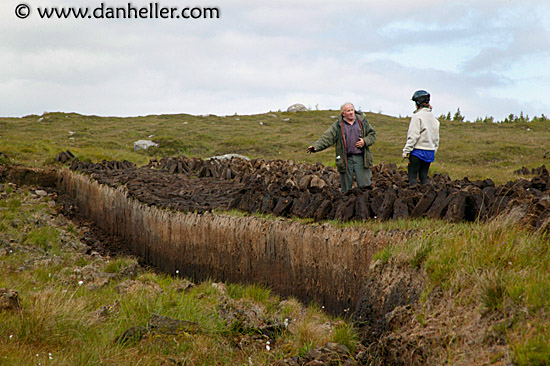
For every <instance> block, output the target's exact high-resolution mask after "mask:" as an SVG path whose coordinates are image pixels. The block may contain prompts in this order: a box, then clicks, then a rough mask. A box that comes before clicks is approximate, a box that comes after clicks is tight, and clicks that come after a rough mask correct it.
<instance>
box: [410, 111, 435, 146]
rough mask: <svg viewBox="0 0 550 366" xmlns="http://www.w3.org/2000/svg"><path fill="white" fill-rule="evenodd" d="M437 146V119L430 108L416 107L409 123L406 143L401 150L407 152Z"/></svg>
mask: <svg viewBox="0 0 550 366" xmlns="http://www.w3.org/2000/svg"><path fill="white" fill-rule="evenodd" d="M438 147H439V121H438V120H437V118H435V117H434V115H433V114H432V109H431V108H420V109H417V110H416V111H415V112H414V114H413V116H412V118H411V122H410V123H409V132H408V133H407V143H406V144H405V147H404V148H403V152H404V153H407V154H409V153H410V152H411V151H413V149H420V150H434V151H437V148H438Z"/></svg>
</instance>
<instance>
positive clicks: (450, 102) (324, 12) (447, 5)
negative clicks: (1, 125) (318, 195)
mask: <svg viewBox="0 0 550 366" xmlns="http://www.w3.org/2000/svg"><path fill="white" fill-rule="evenodd" d="M155 3H156V4H157V6H158V7H165V8H176V7H177V8H178V11H177V12H176V13H174V14H178V15H179V14H186V15H189V14H190V13H189V11H187V13H185V12H183V13H182V11H183V9H185V8H186V7H187V8H190V9H191V8H195V10H194V13H192V14H194V16H195V17H196V19H194V18H183V17H181V16H180V17H179V19H162V18H158V19H135V18H132V19H111V18H107V16H108V9H109V8H111V9H113V8H116V7H125V8H128V7H132V8H135V9H139V8H145V9H146V10H147V9H149V6H150V5H149V4H152V6H155ZM22 5H23V7H21V6H22ZM25 5H26V6H28V7H27V8H25ZM54 7H56V8H58V9H60V8H68V7H75V8H78V7H80V8H82V9H84V8H89V11H90V13H88V14H93V15H94V16H93V17H91V18H85V19H75V17H70V18H69V19H53V18H50V19H45V18H42V17H41V16H40V11H44V10H45V9H52V8H54ZM98 8H99V9H98ZM209 8H215V9H217V11H218V15H219V17H218V18H216V17H214V18H211V17H209V16H208V14H214V13H213V12H210V13H209V11H208V10H207V9H209ZM26 9H30V11H26ZM16 12H17V14H18V15H19V17H18V16H17V15H16ZM111 14H112V13H111ZM159 14H160V13H159ZM201 14H206V17H199V15H201ZM27 15H28V16H27ZM96 15H97V16H96ZM25 16H27V17H26V18H25ZM101 16H103V19H99V18H100V17H101ZM418 89H423V90H427V91H428V92H429V93H430V94H431V96H432V98H431V102H432V103H431V104H432V106H433V111H434V114H436V115H437V116H439V115H441V114H447V113H448V112H451V114H454V113H455V112H456V110H457V109H458V108H459V109H460V112H461V114H462V115H463V116H465V117H466V118H467V119H469V120H474V119H476V118H478V117H481V118H483V117H486V116H492V117H494V118H495V119H497V120H502V119H504V118H505V117H507V116H508V115H509V114H515V115H519V114H520V113H522V112H523V114H524V115H528V116H530V117H533V116H540V115H541V114H544V115H546V116H550V1H548V0H521V1H520V0H513V1H512V0H476V1H469V0H445V1H441V0H415V1H411V0H407V1H405V0H341V1H336V0H330V1H329V0H301V1H295V0H271V1H265V0H254V1H253V0H249V1H243V0H208V2H206V1H202V0H194V2H187V0H158V1H143V0H133V1H130V2H129V1H120V0H2V1H1V5H0V116H4V117H18V116H19V117H22V116H25V115H30V114H37V115H41V114H42V113H44V112H76V113H81V114H85V115H100V116H142V115H150V114H176V113H187V114H194V115H204V114H214V115H233V114H256V113H267V112H270V111H279V110H281V111H285V110H286V109H287V108H288V107H289V106H290V105H292V104H294V103H301V104H303V105H305V106H306V107H308V108H310V109H321V110H326V109H333V110H335V109H339V107H340V105H341V104H343V103H345V102H352V103H354V105H355V106H356V109H361V110H363V111H367V112H375V113H382V114H385V115H390V116H395V117H398V116H410V115H412V113H413V111H414V103H413V102H411V100H410V99H411V96H412V94H413V93H414V91H415V90H418Z"/></svg>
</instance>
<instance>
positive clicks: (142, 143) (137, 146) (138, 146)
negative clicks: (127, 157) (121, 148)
mask: <svg viewBox="0 0 550 366" xmlns="http://www.w3.org/2000/svg"><path fill="white" fill-rule="evenodd" d="M158 146H159V144H157V143H156V142H153V141H151V140H138V141H136V142H134V151H139V150H147V149H148V148H150V147H158Z"/></svg>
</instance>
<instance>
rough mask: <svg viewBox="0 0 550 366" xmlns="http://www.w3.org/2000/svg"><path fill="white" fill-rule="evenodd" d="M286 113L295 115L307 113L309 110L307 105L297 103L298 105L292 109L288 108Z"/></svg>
mask: <svg viewBox="0 0 550 366" xmlns="http://www.w3.org/2000/svg"><path fill="white" fill-rule="evenodd" d="M286 111H287V112H292V113H294V112H307V111H308V109H307V107H306V106H305V105H303V104H300V103H296V104H293V105H291V106H290V107H288V108H287V110H286Z"/></svg>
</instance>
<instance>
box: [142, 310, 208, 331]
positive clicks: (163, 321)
mask: <svg viewBox="0 0 550 366" xmlns="http://www.w3.org/2000/svg"><path fill="white" fill-rule="evenodd" d="M149 331H151V332H154V333H157V334H163V335H176V334H180V333H197V332H198V331H199V325H198V324H197V323H195V322H190V321H187V320H179V319H173V318H169V317H167V316H162V315H159V314H154V313H153V314H151V317H150V318H149Z"/></svg>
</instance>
